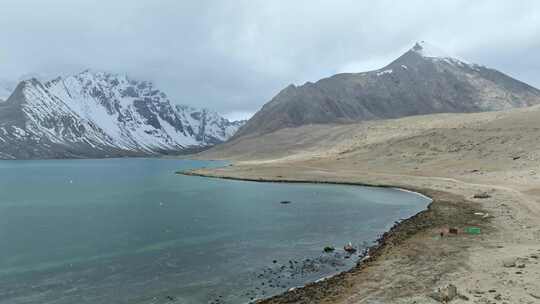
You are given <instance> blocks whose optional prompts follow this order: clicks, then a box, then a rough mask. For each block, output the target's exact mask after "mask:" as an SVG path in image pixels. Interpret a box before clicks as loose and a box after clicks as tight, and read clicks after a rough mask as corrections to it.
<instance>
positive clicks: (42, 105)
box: [0, 70, 243, 157]
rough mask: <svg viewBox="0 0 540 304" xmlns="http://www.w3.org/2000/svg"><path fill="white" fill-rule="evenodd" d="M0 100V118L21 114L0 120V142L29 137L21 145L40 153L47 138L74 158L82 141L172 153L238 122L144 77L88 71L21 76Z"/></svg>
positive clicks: (213, 140) (213, 138)
mask: <svg viewBox="0 0 540 304" xmlns="http://www.w3.org/2000/svg"><path fill="white" fill-rule="evenodd" d="M4 104H5V106H4V107H3V108H0V116H2V115H4V116H7V117H11V116H13V117H14V116H17V117H19V116H20V115H22V119H21V120H18V121H16V122H11V123H10V122H0V126H2V129H3V130H4V131H5V132H3V133H4V134H0V141H4V142H10V141H14V140H15V141H17V140H18V141H23V140H24V141H25V142H26V145H28V143H32V142H34V143H36V147H31V148H29V149H33V150H36V151H38V152H39V153H38V152H36V153H38V154H47V152H48V151H41V150H43V147H44V146H46V145H47V144H48V143H49V144H55V145H61V146H62V147H66V148H65V149H67V150H69V151H72V150H77V153H79V154H81V155H80V156H81V157H84V156H85V155H84V154H85V153H84V149H83V147H84V148H85V149H86V148H91V149H97V150H101V151H104V152H103V153H110V150H111V149H112V150H114V151H116V152H117V154H118V153H120V154H121V152H118V151H130V152H134V153H143V154H156V153H168V152H171V153H172V152H174V151H182V150H185V149H191V148H202V147H207V146H211V145H214V144H217V143H220V142H223V141H225V140H227V139H228V138H229V137H231V136H232V135H233V134H234V133H235V132H236V131H237V130H238V128H239V127H240V126H241V125H242V124H243V122H231V121H228V120H227V119H225V118H223V117H221V116H220V115H219V114H218V113H216V112H213V111H210V110H207V109H196V108H193V107H189V106H183V105H175V104H173V103H172V102H171V101H170V99H169V98H168V97H167V95H166V94H165V93H164V92H162V91H160V90H159V89H157V88H155V87H154V85H153V84H152V83H151V82H148V81H137V80H133V79H131V78H129V77H127V76H125V75H117V74H110V73H105V72H94V71H90V70H87V71H84V72H82V73H79V74H76V75H72V76H68V77H64V78H63V77H58V78H56V79H54V80H51V81H47V82H44V83H42V82H41V81H39V80H37V79H31V80H27V81H23V82H22V83H21V84H19V86H18V87H17V89H16V92H15V93H14V94H13V96H12V97H10V98H9V99H8V100H7V101H6V102H5V103H4ZM8 111H11V112H9V113H8ZM3 112H5V113H3ZM14 113H20V115H19V116H18V114H17V115H16V114H14ZM21 130H22V131H21ZM18 144H21V143H18ZM0 148H1V147H0ZM33 150H32V151H33ZM80 150H82V151H80ZM2 152H3V154H6V153H5V151H2ZM90 152H91V154H92V155H95V154H96V151H89V153H90ZM32 153H33V152H29V154H32ZM70 153H72V152H70ZM97 154H98V155H99V153H97Z"/></svg>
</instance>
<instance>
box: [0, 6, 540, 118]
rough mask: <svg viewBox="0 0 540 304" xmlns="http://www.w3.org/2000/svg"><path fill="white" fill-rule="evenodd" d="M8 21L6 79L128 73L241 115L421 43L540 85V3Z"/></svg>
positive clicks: (110, 13) (22, 12)
mask: <svg viewBox="0 0 540 304" xmlns="http://www.w3.org/2000/svg"><path fill="white" fill-rule="evenodd" d="M373 2H375V3H373ZM0 12H1V14H2V18H0V45H1V48H0V79H6V78H7V79H16V78H19V77H21V76H22V75H26V74H35V73H39V74H42V75H46V76H56V75H58V74H69V73H75V72H78V71H80V70H83V69H86V68H94V69H98V70H107V71H114V72H121V73H127V74H129V75H133V77H136V78H141V79H149V80H152V81H154V82H155V83H156V84H157V85H158V86H159V87H161V88H163V89H164V90H165V91H166V92H168V93H169V95H171V97H172V98H173V99H174V100H175V101H176V102H178V103H185V104H190V105H194V106H205V107H210V108H214V109H216V110H218V111H220V112H222V113H229V114H230V115H231V116H234V117H238V116H242V115H244V114H243V113H246V112H253V111H256V110H257V109H258V108H259V107H260V106H261V105H262V104H264V103H265V102H266V101H268V100H269V99H270V98H271V97H272V96H273V95H274V94H276V93H277V92H278V91H279V90H280V89H281V88H283V87H284V86H286V85H288V84H289V83H296V84H302V83H304V82H306V81H315V80H317V79H319V78H321V77H325V76H329V75H332V74H333V73H337V72H344V71H346V72H360V71H363V70H367V69H375V68H379V67H382V66H383V65H385V64H386V63H388V62H389V61H391V60H392V59H394V58H395V57H397V56H399V55H400V54H401V53H402V52H404V51H405V50H407V49H408V48H410V47H411V46H412V45H413V43H414V42H415V41H417V40H426V41H429V42H430V43H432V44H434V45H437V46H439V47H440V48H442V49H445V50H446V51H447V52H448V53H451V54H456V55H458V56H459V57H461V58H464V59H466V60H468V61H471V62H476V63H481V64H484V65H487V66H490V67H494V68H497V69H500V70H502V71H504V72H507V73H508V74H510V75H512V76H514V77H517V78H518V79H521V80H524V81H526V82H528V83H530V84H532V85H535V86H537V87H538V86H540V73H539V71H540V2H538V1H519V2H518V1H495V0H489V1H488V0H484V1H480V0H479V1H470V0H467V1H465V0H455V1H436V2H435V1H427V0H426V1H413V0H409V1H399V2H398V1H359V0H331V1H330V0H328V1H313V0H310V1H304V0H297V1H262V0H236V1H227V0H223V1H217V0H216V1H211V0H209V1H202V0H198V1H177V0H175V1H172V0H160V1H156V0H115V1H105V0H103V1H101V0H92V1H90V0H77V1H73V0H70V1H68V0H50V1H42V0H1V1H0Z"/></svg>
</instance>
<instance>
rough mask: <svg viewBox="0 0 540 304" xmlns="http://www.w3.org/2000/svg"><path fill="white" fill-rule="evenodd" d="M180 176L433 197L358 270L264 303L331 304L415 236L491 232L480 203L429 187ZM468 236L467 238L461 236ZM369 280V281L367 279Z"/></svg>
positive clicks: (380, 241) (390, 233) (395, 228)
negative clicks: (469, 230) (333, 186)
mask: <svg viewBox="0 0 540 304" xmlns="http://www.w3.org/2000/svg"><path fill="white" fill-rule="evenodd" d="M177 174H183V175H189V176H200V177H211V178H221V179H231V180H243V181H253V182H277V183H324V184H342V185H357V186H368V187H384V188H398V189H402V190H405V191H411V192H415V193H417V194H419V195H424V196H427V197H430V198H431V199H432V202H431V203H430V204H429V205H428V207H427V209H426V210H423V211H421V212H419V213H417V214H416V215H414V216H412V217H410V218H408V219H404V220H402V221H401V222H396V224H395V225H394V226H393V227H392V228H391V229H390V230H389V231H388V232H385V233H384V234H383V235H382V236H381V237H380V238H379V239H378V240H377V242H376V243H377V244H376V245H374V246H372V247H370V248H369V249H368V251H367V254H366V256H365V257H363V258H361V260H360V261H359V262H358V263H357V265H356V266H355V267H353V268H352V269H350V270H348V271H344V272H341V273H339V274H336V275H334V276H331V277H328V278H324V279H321V280H318V281H316V282H313V283H309V284H306V285H305V286H303V287H298V288H291V289H290V290H289V291H287V292H285V293H283V294H280V295H277V296H273V297H270V298H267V299H262V300H258V301H256V303H261V304H284V303H306V304H307V303H329V299H333V298H336V299H337V298H339V297H340V296H341V294H342V293H343V291H344V289H346V288H350V287H351V286H352V285H351V284H352V283H351V278H352V277H357V276H361V275H362V274H363V273H366V272H367V271H368V270H369V269H370V268H372V267H373V266H374V265H375V264H377V263H379V262H381V261H383V260H385V259H387V258H388V257H389V256H390V255H393V254H394V251H395V250H396V249H397V248H399V247H400V246H402V245H403V244H404V243H405V242H406V241H407V240H408V239H410V238H412V237H413V236H419V235H421V234H425V233H430V232H431V234H433V235H437V233H436V232H434V231H433V230H440V231H443V230H444V229H445V228H447V227H456V228H458V229H463V228H464V227H466V226H475V227H481V229H482V230H483V231H485V232H489V230H490V229H491V227H490V226H489V221H485V220H481V219H479V218H478V216H475V215H474V214H475V213H481V212H484V210H483V209H482V208H481V206H480V204H478V203H476V202H472V201H469V200H466V199H465V198H464V197H462V196H459V195H456V194H452V193H449V192H444V191H440V190H433V189H427V188H417V187H403V186H402V185H399V186H395V185H390V184H379V183H361V182H347V181H326V180H315V179H314V180H304V179H287V178H282V177H280V178H262V177H260V178H249V177H238V176H228V175H220V174H215V172H211V171H210V172H199V171H197V170H195V171H182V172H177ZM460 237H468V236H464V235H463V236H460ZM367 279H368V280H369V278H367ZM430 291H431V290H430V289H426V288H423V289H422V291H421V292H424V293H429V292H430ZM330 302H331V301H330Z"/></svg>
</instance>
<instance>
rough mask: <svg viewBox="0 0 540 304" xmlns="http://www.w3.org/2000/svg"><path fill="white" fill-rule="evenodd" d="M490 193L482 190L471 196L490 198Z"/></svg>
mask: <svg viewBox="0 0 540 304" xmlns="http://www.w3.org/2000/svg"><path fill="white" fill-rule="evenodd" d="M490 197H491V195H489V193H487V192H482V193H476V194H475V195H474V196H473V198H482V199H483V198H490Z"/></svg>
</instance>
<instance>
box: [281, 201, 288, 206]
mask: <svg viewBox="0 0 540 304" xmlns="http://www.w3.org/2000/svg"><path fill="white" fill-rule="evenodd" d="M279 203H280V204H283V205H287V204H290V203H291V201H281V202H279Z"/></svg>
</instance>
